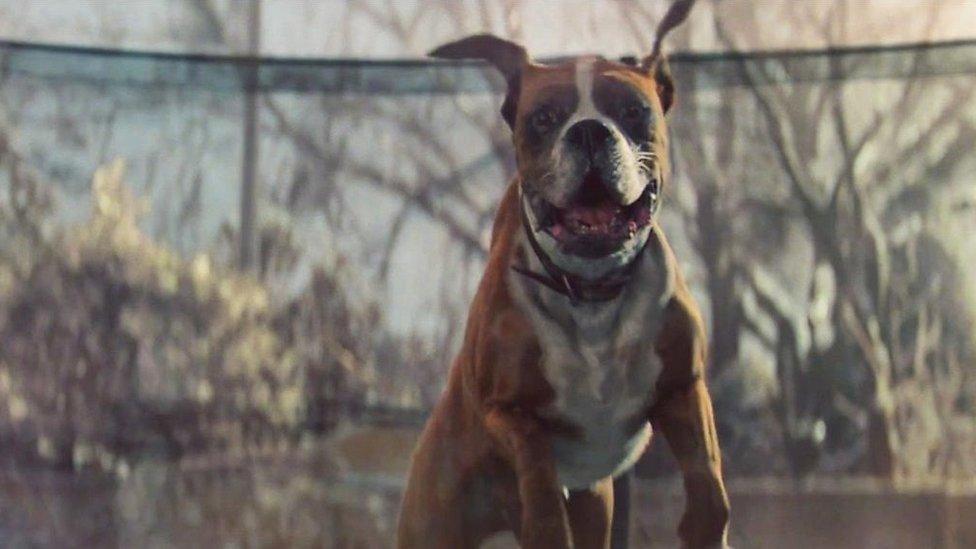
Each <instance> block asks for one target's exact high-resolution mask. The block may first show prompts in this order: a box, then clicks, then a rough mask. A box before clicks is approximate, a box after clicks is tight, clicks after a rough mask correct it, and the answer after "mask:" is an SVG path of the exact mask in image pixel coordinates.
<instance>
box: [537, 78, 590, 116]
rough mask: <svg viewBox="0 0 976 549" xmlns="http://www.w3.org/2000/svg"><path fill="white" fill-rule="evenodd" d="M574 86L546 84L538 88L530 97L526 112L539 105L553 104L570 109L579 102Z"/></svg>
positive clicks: (569, 84)
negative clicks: (530, 100)
mask: <svg viewBox="0 0 976 549" xmlns="http://www.w3.org/2000/svg"><path fill="white" fill-rule="evenodd" d="M577 95H578V94H577V92H576V86H575V85H574V84H573V83H566V84H548V85H546V86H545V87H543V88H540V89H539V90H538V91H537V92H536V93H535V94H534V95H533V97H532V102H531V104H529V105H528V107H529V108H528V109H527V110H528V111H531V110H532V109H534V108H536V107H537V106H540V105H546V104H554V105H556V106H559V107H564V108H572V107H573V106H575V104H576V102H577V101H578V100H579V98H578V97H577Z"/></svg>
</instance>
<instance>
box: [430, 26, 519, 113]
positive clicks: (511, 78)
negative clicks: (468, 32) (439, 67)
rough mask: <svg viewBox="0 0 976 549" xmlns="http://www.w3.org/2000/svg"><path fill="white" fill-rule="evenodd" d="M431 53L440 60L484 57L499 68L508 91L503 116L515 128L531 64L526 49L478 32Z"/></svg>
mask: <svg viewBox="0 0 976 549" xmlns="http://www.w3.org/2000/svg"><path fill="white" fill-rule="evenodd" d="M428 55H430V56H431V57H438V58H441V59H483V60H485V61H487V62H489V63H491V64H492V66H494V67H495V68H496V69H498V70H499V71H500V72H501V73H502V76H504V77H505V82H506V83H507V84H508V92H507V93H506V94H505V102H504V103H502V118H504V119H505V121H506V122H508V125H509V126H510V127H512V128H514V127H515V113H516V107H517V105H516V103H517V101H518V94H519V86H520V85H521V80H522V69H524V68H525V66H526V65H527V64H529V54H528V52H526V51H525V48H523V47H522V46H520V45H518V44H516V43H515V42H509V41H508V40H503V39H501V38H498V37H497V36H493V35H491V34H476V35H474V36H469V37H467V38H462V39H461V40H458V41H456V42H450V43H448V44H444V45H443V46H440V47H439V48H436V49H434V50H433V51H431V52H430V53H429V54H428Z"/></svg>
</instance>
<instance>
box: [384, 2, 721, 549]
mask: <svg viewBox="0 0 976 549" xmlns="http://www.w3.org/2000/svg"><path fill="white" fill-rule="evenodd" d="M689 7H690V2H688V1H686V0H683V1H680V2H678V3H677V4H675V5H674V6H673V7H672V9H671V11H669V13H668V15H667V16H666V17H665V19H664V21H662V24H661V26H660V27H659V29H658V33H657V38H656V41H655V45H654V48H653V51H652V53H651V55H649V56H648V57H646V58H645V59H643V60H642V61H640V62H632V63H625V62H614V61H610V60H607V59H603V58H599V57H581V58H577V59H573V60H571V61H568V62H565V63H559V64H553V65H543V64H538V63H535V62H533V61H532V60H531V59H530V58H529V56H528V55H527V53H526V51H525V49H524V48H522V47H521V46H519V45H517V44H514V43H512V42H508V41H505V40H502V39H499V38H496V37H493V36H490V35H479V36H472V37H469V38H465V39H463V40H460V41H457V42H453V43H450V44H446V45H444V46H441V47H439V48H437V49H436V50H434V51H433V52H432V53H431V55H432V56H434V57H439V58H448V59H460V58H478V59H484V60H487V61H488V62H489V63H490V64H491V65H493V66H494V67H496V68H497V69H498V70H500V71H501V73H502V74H503V75H504V76H505V79H506V81H507V85H508V91H507V95H506V97H505V100H504V104H503V106H502V109H501V114H502V117H503V118H504V119H505V121H506V122H507V123H508V125H509V126H510V127H511V130H512V135H513V141H514V144H515V153H516V161H517V167H518V173H517V174H516V175H515V177H514V179H513V181H512V182H511V184H510V185H509V187H508V190H507V192H506V193H505V196H504V198H503V199H502V202H501V205H500V207H499V210H498V214H497V217H496V218H495V222H494V226H493V229H492V236H491V246H490V251H489V258H488V263H487V267H486V270H485V273H484V276H483V278H482V280H481V283H480V285H479V287H478V290H477V294H476V295H475V298H474V301H473V303H472V304H471V309H470V314H469V316H468V321H467V326H466V331H465V335H464V340H463V344H462V347H461V350H460V353H459V355H458V356H457V358H456V360H455V362H454V364H453V366H452V367H451V371H450V376H449V379H448V383H447V388H446V390H445V392H444V394H443V396H442V398H441V400H440V402H439V403H438V404H437V406H436V408H435V409H434V412H433V415H432V417H431V418H430V420H429V421H428V423H427V425H426V427H425V429H424V432H423V435H422V436H421V438H420V441H419V443H418V447H417V450H416V452H415V454H414V456H413V462H412V466H411V469H410V474H409V480H408V482H407V487H406V491H405V494H404V498H403V505H402V508H401V511H400V518H399V525H398V532H397V537H398V542H397V544H398V547H400V548H402V549H412V548H445V549H446V548H450V549H456V548H466V547H478V546H479V545H480V543H481V542H482V541H483V540H484V539H486V538H487V537H489V536H491V535H492V534H494V533H495V532H498V531H502V530H512V531H513V532H514V533H515V534H516V536H517V537H518V539H519V542H520V544H521V546H522V547H524V548H528V549H537V548H538V549H542V548H545V549H550V548H553V549H562V548H568V547H575V548H577V549H579V548H596V547H599V548H603V547H609V540H610V524H611V518H612V514H613V509H612V507H613V506H612V502H613V498H612V479H613V478H614V476H615V475H618V474H620V473H622V472H624V471H625V470H627V469H628V468H630V467H631V466H632V465H633V464H634V462H635V461H637V459H638V458H639V457H640V455H641V453H642V452H643V451H644V449H645V447H646V446H647V444H648V442H649V440H650V438H651V431H652V426H653V428H654V429H657V430H659V431H660V432H661V433H662V434H663V435H664V438H665V439H666V440H667V441H668V443H669V445H670V447H671V449H672V451H673V453H674V455H675V456H676V457H677V460H678V463H679V464H680V468H681V472H682V475H683V478H684V486H685V491H686V493H687V508H686V511H685V514H684V516H683V518H682V519H681V523H680V525H679V528H678V531H679V535H680V537H681V539H682V541H683V543H684V545H685V546H687V547H724V546H725V543H726V531H727V526H728V517H729V503H728V498H727V496H726V492H725V488H724V486H723V483H722V476H721V458H720V455H719V447H718V440H717V438H716V434H715V426H714V420H713V417H712V406H711V402H710V399H709V395H708V391H707V388H706V385H705V379H704V363H705V347H706V338H705V334H704V330H703V327H702V322H701V319H700V317H699V313H698V309H697V307H696V305H695V303H694V301H693V299H692V297H691V295H690V293H689V291H688V288H687V286H686V284H685V282H684V281H683V279H682V276H681V274H680V273H679V272H678V266H677V263H676V261H675V258H674V256H673V254H672V252H671V249H670V248H669V246H668V243H667V241H666V240H665V238H664V234H663V233H662V232H661V228H660V227H659V226H658V224H657V222H656V221H655V212H656V210H657V206H658V202H659V197H660V194H661V191H662V187H663V185H664V184H665V183H666V181H667V177H668V166H667V131H666V124H665V114H666V113H667V112H668V109H669V108H670V107H671V105H672V104H673V102H674V86H673V84H672V80H671V75H670V73H669V70H668V65H667V62H666V60H665V58H664V56H663V55H662V54H661V50H660V41H661V38H663V36H664V35H665V34H666V33H667V31H668V30H670V28H671V27H673V26H675V25H676V24H677V23H679V22H680V21H681V20H683V19H684V16H685V15H687V9H688V8H689ZM682 10H683V13H682Z"/></svg>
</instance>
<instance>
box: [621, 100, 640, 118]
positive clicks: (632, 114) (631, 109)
mask: <svg viewBox="0 0 976 549" xmlns="http://www.w3.org/2000/svg"><path fill="white" fill-rule="evenodd" d="M646 112H647V107H646V106H644V105H641V104H640V103H630V104H628V105H624V106H623V108H621V109H620V118H621V119H622V120H629V121H635V120H640V119H641V118H644V114H645V113H646Z"/></svg>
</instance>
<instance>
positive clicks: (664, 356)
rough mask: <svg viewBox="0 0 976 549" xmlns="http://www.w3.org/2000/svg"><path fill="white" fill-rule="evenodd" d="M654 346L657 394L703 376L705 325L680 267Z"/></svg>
mask: <svg viewBox="0 0 976 549" xmlns="http://www.w3.org/2000/svg"><path fill="white" fill-rule="evenodd" d="M654 348H655V351H656V352H657V355H658V356H659V357H660V358H661V362H662V365H663V369H662V371H661V375H660V377H659V378H658V382H657V391H658V393H659V394H666V393H669V392H671V391H673V390H675V389H678V388H681V387H685V386H688V385H690V384H691V383H692V382H694V381H695V380H697V379H699V378H701V377H702V376H704V374H705V372H704V369H705V359H706V356H705V354H706V352H707V348H708V341H707V338H706V335H705V326H704V323H703V322H702V318H701V313H700V312H699V309H698V305H697V303H696V302H695V299H694V297H693V296H692V294H691V291H690V290H689V289H688V285H687V283H686V282H685V281H684V277H683V276H682V275H681V273H680V271H676V272H675V278H674V291H673V292H672V294H671V297H670V299H669V300H668V302H667V304H666V305H665V307H664V312H663V318H662V323H661V329H660V331H659V332H658V335H657V339H656V341H655V343H654Z"/></svg>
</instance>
